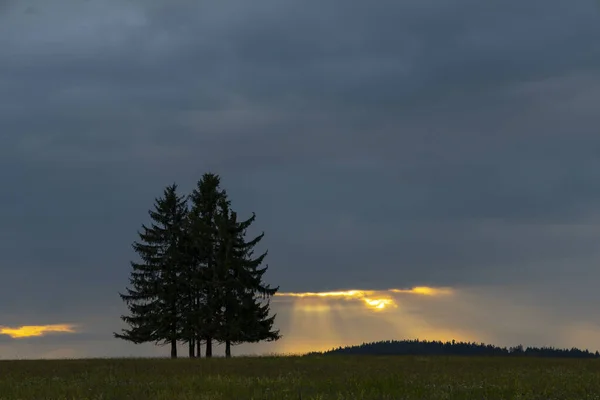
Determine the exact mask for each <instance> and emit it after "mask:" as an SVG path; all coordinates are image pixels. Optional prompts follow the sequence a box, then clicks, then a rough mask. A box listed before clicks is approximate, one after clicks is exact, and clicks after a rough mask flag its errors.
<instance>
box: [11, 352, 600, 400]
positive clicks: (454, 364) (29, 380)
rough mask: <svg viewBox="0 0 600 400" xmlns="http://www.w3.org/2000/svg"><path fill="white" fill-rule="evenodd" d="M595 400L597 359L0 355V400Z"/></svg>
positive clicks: (599, 391) (599, 394) (599, 384)
mask: <svg viewBox="0 0 600 400" xmlns="http://www.w3.org/2000/svg"><path fill="white" fill-rule="evenodd" d="M8 399H10V400H16V399H19V400H44V399H52V400H100V399H106V400H120V399H130V400H153V399H157V400H184V399H185V400H192V399H194V400H196V399H197V400H200V399H202V400H209V399H210V400H213V399H215V400H216V399H255V400H258V399H261V400H262V399H273V400H279V399H282V400H283V399H294V400H298V399H303V400H309V399H315V400H316V399H319V400H325V399H336V400H341V399H365V400H366V399H369V400H384V399H390V400H391V399H540V400H541V399H544V400H548V399H576V400H579V399H600V360H577V359H541V358H540V359H536V358H504V357H497V358H494V357H487V358H477V357H443V356H433V357H418V356H393V357H377V356H325V357H324V356H308V357H292V356H290V357H239V358H232V359H221V358H214V359H199V360H193V359H192V360H190V359H178V360H170V359H94V360H40V361H33V360H32V361H28V360H20V361H0V400H8Z"/></svg>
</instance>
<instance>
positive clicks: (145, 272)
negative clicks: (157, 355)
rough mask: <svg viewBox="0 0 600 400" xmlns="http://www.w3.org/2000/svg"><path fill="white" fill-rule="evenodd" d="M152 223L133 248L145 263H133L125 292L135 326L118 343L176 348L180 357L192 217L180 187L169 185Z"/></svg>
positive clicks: (152, 214)
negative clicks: (184, 286) (179, 342)
mask: <svg viewBox="0 0 600 400" xmlns="http://www.w3.org/2000/svg"><path fill="white" fill-rule="evenodd" d="M149 214H150V218H151V220H152V223H151V224H150V226H149V227H147V226H146V225H142V231H141V232H138V235H139V237H140V241H139V242H137V241H136V242H134V243H133V249H134V250H135V252H136V253H137V254H138V255H139V257H140V259H141V262H133V261H132V262H131V267H132V268H133V271H132V272H131V276H130V279H129V282H130V285H131V287H130V288H126V294H122V293H119V295H120V297H121V299H122V300H123V301H124V302H125V303H126V304H127V306H128V308H129V312H130V315H127V316H125V315H124V316H121V319H122V320H123V321H125V322H126V323H127V324H128V325H129V329H123V330H122V333H120V334H118V333H114V335H115V337H116V338H120V339H124V340H127V341H131V342H133V343H144V342H155V343H156V344H161V345H163V344H167V343H168V344H170V345H171V358H177V341H178V340H179V339H180V338H181V330H182V329H181V328H182V324H181V320H180V317H181V291H182V288H183V285H182V279H181V278H182V272H183V271H184V270H185V268H186V266H187V264H188V263H189V260H188V253H187V252H188V250H187V248H186V247H187V244H188V243H187V231H188V230H187V221H188V220H187V218H188V210H187V203H186V199H185V197H184V196H179V195H178V194H177V185H176V184H173V185H171V186H168V187H167V188H166V189H165V190H164V193H163V197H162V198H158V199H155V204H154V209H153V210H150V211H149Z"/></svg>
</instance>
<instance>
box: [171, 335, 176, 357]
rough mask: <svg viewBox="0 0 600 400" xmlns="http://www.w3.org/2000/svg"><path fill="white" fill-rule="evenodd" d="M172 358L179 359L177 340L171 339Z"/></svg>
mask: <svg viewBox="0 0 600 400" xmlns="http://www.w3.org/2000/svg"><path fill="white" fill-rule="evenodd" d="M171 358H177V340H175V339H171Z"/></svg>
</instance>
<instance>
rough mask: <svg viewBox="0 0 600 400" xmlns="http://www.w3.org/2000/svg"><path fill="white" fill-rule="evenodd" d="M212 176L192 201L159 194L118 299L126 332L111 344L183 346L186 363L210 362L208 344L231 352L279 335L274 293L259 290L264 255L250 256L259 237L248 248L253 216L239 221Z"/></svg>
mask: <svg viewBox="0 0 600 400" xmlns="http://www.w3.org/2000/svg"><path fill="white" fill-rule="evenodd" d="M220 184H221V180H220V177H219V176H218V175H216V174H212V173H207V174H204V175H203V176H202V179H200V180H199V181H198V183H197V186H196V188H195V189H194V190H193V192H192V193H191V194H190V195H189V196H183V195H180V194H179V193H178V187H177V184H172V185H170V186H167V187H166V188H165V189H164V192H163V196H162V197H161V198H157V199H155V202H154V208H153V209H151V210H149V215H150V218H151V220H152V222H151V223H150V224H149V225H144V224H143V225H142V229H141V232H138V235H139V241H135V242H134V243H133V249H134V251H135V252H136V253H137V254H138V256H139V261H137V262H133V261H132V262H131V267H132V271H131V275H130V278H129V283H130V287H127V288H126V292H125V293H119V295H120V297H121V299H122V300H123V301H124V302H125V303H126V305H127V307H128V309H129V315H123V316H121V319H122V320H123V321H124V322H126V323H127V325H128V326H129V327H128V328H127V329H123V330H122V331H121V333H114V336H115V337H116V338H120V339H124V340H127V341H130V342H133V343H136V344H139V343H146V342H153V343H155V344H159V345H167V344H170V346H171V358H177V344H178V343H183V344H187V346H188V350H189V357H191V358H194V357H200V356H201V351H200V350H201V344H202V343H204V344H205V345H206V357H212V346H213V343H224V344H225V356H226V357H231V346H233V345H236V344H240V343H245V342H259V341H273V340H278V339H279V338H280V337H281V335H280V334H279V330H275V329H274V328H273V324H274V321H275V315H273V316H269V313H270V309H269V299H270V297H272V296H274V295H275V293H276V292H277V291H278V289H279V288H278V287H271V286H269V285H268V284H265V283H264V282H263V275H264V273H265V272H266V271H267V269H268V266H264V267H262V264H263V261H264V259H265V257H266V255H267V252H266V251H265V252H264V253H262V254H259V255H254V249H255V247H256V246H257V245H258V244H259V242H260V241H261V240H262V238H263V237H264V233H262V234H260V235H258V236H256V237H254V238H252V239H250V240H247V239H246V231H247V229H248V228H249V227H250V226H251V224H252V223H253V222H254V220H255V218H256V216H255V214H252V216H251V217H250V218H248V219H246V220H239V219H238V216H237V213H236V212H234V211H233V210H232V209H231V201H230V200H229V198H228V195H227V193H226V191H225V190H224V189H221V187H220Z"/></svg>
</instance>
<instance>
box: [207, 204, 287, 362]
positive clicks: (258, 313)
mask: <svg viewBox="0 0 600 400" xmlns="http://www.w3.org/2000/svg"><path fill="white" fill-rule="evenodd" d="M216 219H217V232H218V245H217V249H218V250H217V269H216V271H217V274H216V276H217V280H218V282H219V304H220V305H221V307H219V309H218V313H219V318H218V327H219V328H218V340H219V341H220V342H222V343H225V356H226V357H231V346H232V345H235V344H239V343H244V342H258V341H264V340H266V341H272V340H278V339H279V338H280V337H281V336H280V335H279V331H278V330H273V329H272V328H273V323H274V320H275V317H276V315H273V316H272V317H269V302H268V299H269V298H270V297H271V296H273V295H275V293H276V292H277V291H278V289H279V288H278V287H277V288H271V287H270V286H269V285H267V284H265V283H263V282H262V277H263V275H264V273H265V272H266V271H267V269H268V267H267V266H265V267H264V268H260V266H261V264H262V263H263V261H264V259H265V257H266V256H267V252H264V253H262V254H260V255H259V256H257V257H256V258H253V255H254V248H255V246H256V245H257V244H258V243H259V242H260V241H261V240H262V238H263V237H264V233H262V234H260V235H258V236H257V237H255V238H254V239H252V240H250V241H246V239H245V236H246V231H247V229H248V228H249V227H250V225H251V224H252V223H253V222H254V221H255V219H256V215H255V214H253V215H252V216H251V217H250V218H248V219H247V220H245V221H241V222H238V220H237V214H236V213H235V212H233V211H231V209H230V204H229V202H228V201H226V199H222V200H221V201H220V202H219V214H218V215H217V218H216Z"/></svg>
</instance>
